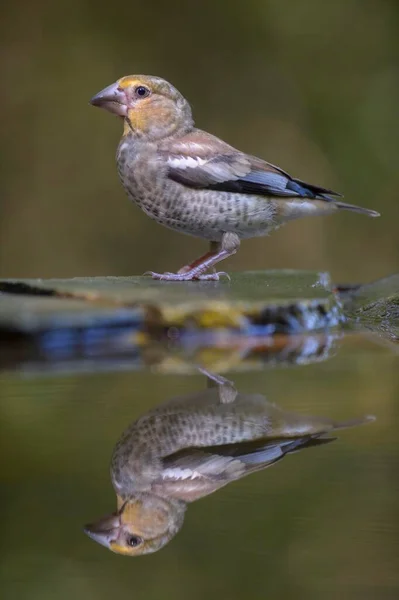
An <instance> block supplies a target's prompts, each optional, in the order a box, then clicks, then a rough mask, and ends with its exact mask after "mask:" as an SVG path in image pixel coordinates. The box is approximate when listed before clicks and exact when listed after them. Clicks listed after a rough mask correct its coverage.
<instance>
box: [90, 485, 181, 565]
mask: <svg viewBox="0 0 399 600" xmlns="http://www.w3.org/2000/svg"><path fill="white" fill-rule="evenodd" d="M118 504H119V505H120V508H119V509H118V510H117V512H116V513H113V514H111V515H109V516H107V517H104V518H103V519H101V520H100V521H97V522H96V523H93V524H90V525H86V527H85V529H84V531H85V533H86V534H87V535H88V536H89V537H90V538H91V539H93V540H95V541H96V542H98V543H99V544H101V545H102V546H105V547H106V548H109V550H112V552H116V553H117V554H124V555H125V556H140V555H141V554H150V553H151V552H156V551H157V550H160V549H161V548H163V546H165V545H166V544H167V543H168V542H169V541H170V540H171V539H172V538H173V537H174V536H175V535H176V533H177V532H178V531H179V530H180V528H181V526H182V525H183V521H184V512H185V509H186V504H185V503H184V502H181V501H179V500H168V499H164V498H159V497H158V496H155V495H153V494H140V495H137V496H136V497H134V498H130V499H129V500H125V501H123V500H122V499H120V498H118Z"/></svg>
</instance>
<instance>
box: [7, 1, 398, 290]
mask: <svg viewBox="0 0 399 600" xmlns="http://www.w3.org/2000/svg"><path fill="white" fill-rule="evenodd" d="M3 13H4V14H3V18H2V23H1V29H2V31H1V39H2V44H3V52H2V66H3V69H2V86H1V87H2V93H1V102H2V110H1V119H2V125H1V131H2V135H3V143H4V144H3V158H2V170H3V173H2V181H3V184H4V188H3V193H2V199H1V208H0V217H1V221H0V256H1V264H0V275H1V276H3V277H11V276H12V277H32V276H33V277H41V276H42V277H49V276H59V277H71V276H75V275H98V274H102V275H110V274H112V275H130V274H140V273H142V272H143V271H145V270H147V269H154V270H158V271H159V270H160V271H162V270H165V269H166V270H173V269H176V268H178V267H180V266H181V263H182V261H183V262H184V261H185V260H190V259H191V258H193V257H196V255H197V254H198V253H200V252H201V251H202V250H204V248H205V247H206V243H205V242H202V241H200V240H195V239H194V238H189V237H185V236H182V235H179V234H177V233H174V232H171V231H168V230H166V229H163V228H162V227H160V226H159V225H157V224H156V223H154V222H151V221H150V220H149V219H148V218H147V217H146V216H145V215H144V214H142V213H141V212H140V210H138V209H137V208H136V207H133V206H131V205H130V203H129V202H128V200H127V198H126V197H125V195H124V192H123V189H122V187H121V185H120V184H119V181H118V177H117V173H116V168H115V164H114V153H115V149H116V145H117V143H118V140H119V137H120V135H121V124H120V123H119V122H118V120H117V119H116V118H115V117H112V116H111V115H109V114H106V113H104V112H103V111H99V110H98V109H94V108H92V107H90V106H89V105H88V101H89V99H90V97H91V96H92V95H93V94H94V93H96V92H98V91H99V90H100V89H102V88H103V87H105V86H106V85H108V84H110V83H112V82H113V81H115V80H116V79H117V78H118V77H120V76H122V75H125V74H130V73H150V74H156V75H160V76H163V77H165V78H166V79H168V80H170V81H171V82H173V83H174V84H175V85H176V87H177V88H178V89H179V90H181V92H182V93H183V94H184V95H185V96H186V97H187V98H188V99H189V100H190V102H191V103H192V106H193V110H194V115H195V118H196V121H197V124H198V125H199V126H200V127H202V128H204V129H208V130H209V131H212V132H213V133H215V134H216V135H219V136H221V137H223V138H225V139H226V140H227V141H228V142H230V143H231V144H233V145H235V146H237V147H239V148H242V149H243V150H245V151H248V152H250V153H253V154H258V155H260V156H262V157H264V158H266V159H268V160H269V161H270V162H274V163H276V164H278V165H280V166H282V167H283V168H285V169H287V170H288V171H290V172H292V173H293V174H294V175H296V176H298V177H300V178H302V179H305V180H309V181H311V182H314V183H318V184H321V185H326V186H331V187H332V188H335V189H337V190H338V191H342V192H343V193H344V194H345V197H346V199H347V200H348V201H350V202H353V203H355V204H360V205H363V206H366V207H370V208H374V209H377V210H379V211H380V212H381V213H382V217H381V218H380V219H378V220H376V219H368V218H367V217H364V216H361V215H356V214H348V213H344V214H340V215H336V216H333V217H328V218H325V219H324V218H314V219H305V220H303V221H299V222H296V223H291V224H289V225H288V226H287V227H285V228H282V229H281V230H280V231H278V232H276V233H275V234H273V235H272V237H271V238H270V239H265V238H263V239H257V240H251V241H247V242H245V243H244V244H243V247H242V249H241V251H240V252H239V254H238V256H236V257H235V258H234V259H233V260H232V261H231V262H230V263H229V265H228V267H227V268H231V269H249V268H252V269H253V268H280V267H295V268H317V269H327V270H330V271H331V272H332V275H333V277H334V279H335V280H340V281H343V280H371V279H375V278H378V277H379V276H384V275H387V274H389V273H391V272H393V271H395V270H397V268H398V265H399V244H398V242H397V239H398V235H397V229H398V227H397V224H398V216H399V209H398V191H397V190H398V187H399V170H398V160H399V151H398V149H399V144H398V139H399V129H398V127H399V120H398V117H397V110H398V108H397V107H398V105H399V80H398V72H399V71H398V51H399V26H398V16H399V7H398V4H397V2H395V1H393V0H392V1H389V0H374V1H373V0H334V1H333V0H325V1H323V2H318V1H316V0H300V1H298V0H247V1H246V2H227V1H219V2H218V1H215V0H212V1H210V0H204V1H202V2H188V1H185V2H183V1H180V2H179V1H169V2H167V1H164V0H158V1H150V0H146V1H141V2H139V1H130V2H127V3H109V2H98V1H94V0H79V1H78V0H59V1H58V2H50V1H44V0H38V1H36V2H28V1H27V0H25V1H22V0H16V1H15V2H12V3H11V2H10V3H8V4H7V6H6V7H4V8H3Z"/></svg>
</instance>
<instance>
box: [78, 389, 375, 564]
mask: <svg viewBox="0 0 399 600" xmlns="http://www.w3.org/2000/svg"><path fill="white" fill-rule="evenodd" d="M215 380H216V381H217V382H218V387H217V388H215V387H214V388H211V389H207V390H205V391H202V392H198V393H195V394H191V395H187V396H182V397H181V398H176V399H174V400H171V401H169V402H167V403H165V404H162V405H160V406H158V407H157V408H155V409H153V410H151V411H150V412H148V413H147V414H145V415H143V416H142V417H141V418H139V419H138V420H137V421H135V422H134V423H132V425H131V426H130V427H129V428H128V429H127V430H126V431H125V432H124V434H123V435H122V437H121V439H120V440H119V441H118V443H117V444H116V446H115V449H114V453H113V457H112V461H111V479H112V483H113V487H114V489H115V492H116V495H117V511H116V512H115V513H113V514H111V515H109V516H107V517H105V518H103V519H101V520H100V521H98V522H97V523H94V524H91V525H87V526H86V528H85V532H86V533H87V534H88V535H89V537H91V538H92V539H94V540H95V541H97V542H99V543H100V544H102V545H103V546H106V547H107V548H109V549H110V550H112V551H113V552H116V553H118V554H125V555H129V556H137V555H140V554H148V553H151V552H156V551H157V550H159V549H161V548H162V547H163V546H165V544H167V543H168V542H169V541H170V540H171V539H172V538H173V537H174V536H175V535H176V534H177V533H178V531H179V530H180V528H181V527H182V525H183V521H184V513H185V510H186V506H187V503H189V502H193V501H194V500H197V499H199V498H202V497H203V496H207V495H208V494H211V493H212V492H215V491H216V490H218V489H219V488H221V487H223V486H225V485H226V484H228V483H230V482H232V481H234V480H237V479H240V478H241V477H244V476H245V475H249V474H250V473H254V472H256V471H259V470H261V469H265V468H266V467H268V466H271V465H273V464H274V463H276V462H277V461H279V460H280V459H281V458H283V457H284V456H285V455H286V454H289V453H292V452H296V451H298V450H302V449H304V448H309V447H313V446H318V445H321V444H325V443H328V442H331V441H333V440H334V439H335V438H331V437H321V436H323V434H327V433H331V432H333V431H335V430H336V429H341V428H343V427H349V426H354V425H359V424H361V423H365V422H367V421H370V420H372V419H373V417H365V418H361V419H355V420H352V421H348V422H346V423H335V422H334V421H332V420H331V419H328V418H318V417H308V416H303V415H298V414H294V413H289V412H285V411H283V410H281V409H280V408H279V407H277V406H275V405H274V404H271V403H270V402H268V401H267V400H266V398H264V396H262V395H260V394H241V393H238V392H237V391H236V389H235V388H234V386H233V385H232V384H231V383H230V382H228V381H227V380H224V379H223V378H220V377H215Z"/></svg>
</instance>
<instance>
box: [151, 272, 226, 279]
mask: <svg viewBox="0 0 399 600" xmlns="http://www.w3.org/2000/svg"><path fill="white" fill-rule="evenodd" d="M144 275H150V276H151V277H152V279H155V280H158V281H219V279H220V277H221V276H223V275H224V276H225V277H227V279H228V280H229V281H230V275H229V274H228V273H225V271H220V272H219V273H204V274H200V273H197V274H195V273H192V272H191V273H190V272H187V273H169V272H166V273H155V272H154V271H146V272H145V273H144Z"/></svg>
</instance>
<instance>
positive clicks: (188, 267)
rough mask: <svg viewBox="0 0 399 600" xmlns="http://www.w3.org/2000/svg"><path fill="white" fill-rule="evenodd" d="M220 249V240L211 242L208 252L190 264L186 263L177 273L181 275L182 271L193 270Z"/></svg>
mask: <svg viewBox="0 0 399 600" xmlns="http://www.w3.org/2000/svg"><path fill="white" fill-rule="evenodd" d="M218 250H219V242H211V243H210V248H209V252H206V254H203V255H202V256H200V257H199V258H197V259H196V260H194V261H193V262H192V263H190V264H189V265H185V266H184V267H182V268H181V269H179V270H178V271H177V273H178V274H179V275H181V274H182V273H188V271H191V269H194V268H195V267H197V266H198V265H199V264H201V263H202V262H203V261H204V260H207V259H208V258H210V257H211V256H214V255H215V254H216V253H217V252H218Z"/></svg>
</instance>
